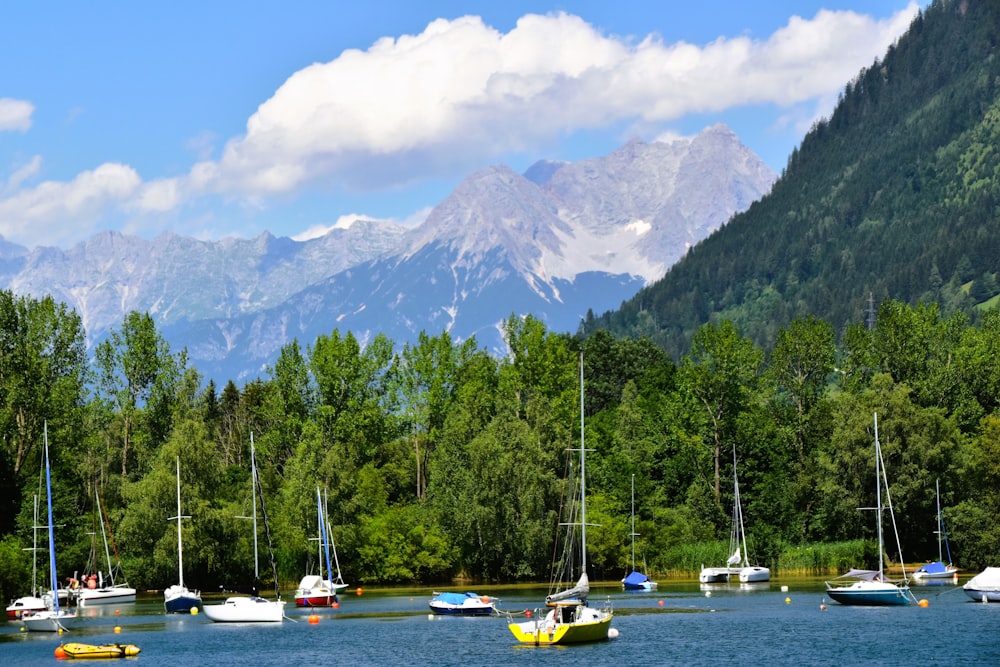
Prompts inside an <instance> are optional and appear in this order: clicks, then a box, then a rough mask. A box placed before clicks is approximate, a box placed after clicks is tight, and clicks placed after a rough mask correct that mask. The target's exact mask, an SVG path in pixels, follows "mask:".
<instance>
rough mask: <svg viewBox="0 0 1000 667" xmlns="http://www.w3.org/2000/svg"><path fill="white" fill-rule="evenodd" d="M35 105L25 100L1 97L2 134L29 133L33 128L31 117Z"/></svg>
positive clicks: (0, 124) (0, 122) (0, 119)
mask: <svg viewBox="0 0 1000 667" xmlns="http://www.w3.org/2000/svg"><path fill="white" fill-rule="evenodd" d="M33 113H35V105H34V104H32V103H31V102H27V101H25V100H15V99H11V98H9V97H0V132H5V131H8V132H9V131H14V130H18V131H21V132H25V131H27V130H28V129H29V128H30V127H31V115H32V114H33Z"/></svg>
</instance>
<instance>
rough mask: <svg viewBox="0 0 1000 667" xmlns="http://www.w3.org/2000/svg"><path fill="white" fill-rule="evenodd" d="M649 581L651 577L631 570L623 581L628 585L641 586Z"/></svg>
mask: <svg viewBox="0 0 1000 667" xmlns="http://www.w3.org/2000/svg"><path fill="white" fill-rule="evenodd" d="M647 581H649V577H647V576H646V575H644V574H643V573H642V572H629V574H628V576H627V577H625V578H624V579H622V583H623V584H625V586H626V587H628V586H641V585H642V584H644V583H646V582H647Z"/></svg>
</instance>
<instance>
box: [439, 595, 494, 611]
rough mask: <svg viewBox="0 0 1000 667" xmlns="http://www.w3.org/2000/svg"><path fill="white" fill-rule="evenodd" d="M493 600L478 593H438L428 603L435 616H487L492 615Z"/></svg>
mask: <svg viewBox="0 0 1000 667" xmlns="http://www.w3.org/2000/svg"><path fill="white" fill-rule="evenodd" d="M495 603H496V600H495V599H494V598H491V597H490V596H488V595H479V594H478V593H438V592H437V591H435V592H434V598H432V599H431V601H430V603H429V604H430V608H431V611H433V612H434V613H435V614H452V615H455V616H488V615H490V614H492V613H493V605H494V604H495Z"/></svg>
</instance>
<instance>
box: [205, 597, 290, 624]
mask: <svg viewBox="0 0 1000 667" xmlns="http://www.w3.org/2000/svg"><path fill="white" fill-rule="evenodd" d="M201 609H202V612H204V614H205V616H207V617H208V618H209V620H211V621H215V622H216V623H280V622H281V620H282V619H283V618H284V616H285V602H284V600H277V601H274V600H265V599H264V598H258V597H232V598H228V599H227V600H226V601H225V602H223V603H222V604H209V605H205V606H203V607H202V608H201Z"/></svg>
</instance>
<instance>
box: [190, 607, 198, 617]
mask: <svg viewBox="0 0 1000 667" xmlns="http://www.w3.org/2000/svg"><path fill="white" fill-rule="evenodd" d="M191 615H192V616H197V615H198V607H191Z"/></svg>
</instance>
